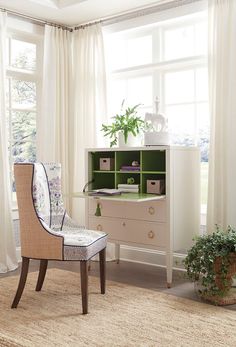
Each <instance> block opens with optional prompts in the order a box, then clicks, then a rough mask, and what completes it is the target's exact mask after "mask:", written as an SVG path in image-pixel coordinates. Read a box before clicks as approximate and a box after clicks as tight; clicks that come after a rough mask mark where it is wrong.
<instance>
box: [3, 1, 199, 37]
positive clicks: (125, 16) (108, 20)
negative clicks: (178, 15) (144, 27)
mask: <svg viewBox="0 0 236 347" xmlns="http://www.w3.org/2000/svg"><path fill="white" fill-rule="evenodd" d="M200 1H204V0H169V1H167V2H165V3H162V4H159V5H155V6H150V7H146V8H143V9H139V10H136V11H129V12H127V11H126V12H124V13H121V14H118V15H114V16H108V17H104V18H101V19H99V20H98V19H96V20H94V21H91V22H86V23H83V24H80V25H78V26H75V27H74V28H71V27H67V26H65V25H62V24H58V23H55V22H48V21H45V20H43V19H40V18H35V17H32V16H28V15H25V14H23V13H20V12H16V11H12V10H9V9H7V8H2V7H0V11H2V12H6V13H8V14H10V15H12V16H13V17H20V18H23V19H26V20H28V21H29V22H31V23H34V24H38V25H41V26H44V25H51V26H54V27H57V28H62V29H63V30H68V31H70V32H72V31H73V30H79V29H84V28H86V27H88V26H91V25H95V24H102V25H110V24H114V23H118V22H121V21H124V20H129V19H133V18H137V17H142V16H145V15H148V14H152V13H155V12H161V11H165V10H169V9H171V8H176V7H179V6H184V5H189V4H191V3H195V2H200Z"/></svg>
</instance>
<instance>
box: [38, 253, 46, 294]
mask: <svg viewBox="0 0 236 347" xmlns="http://www.w3.org/2000/svg"><path fill="white" fill-rule="evenodd" d="M47 267H48V260H47V259H42V260H40V266H39V275H38V281H37V285H36V288H35V290H36V292H40V290H41V289H42V286H43V282H44V279H45V275H46V271H47Z"/></svg>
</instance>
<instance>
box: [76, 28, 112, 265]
mask: <svg viewBox="0 0 236 347" xmlns="http://www.w3.org/2000/svg"><path fill="white" fill-rule="evenodd" d="M73 48H74V56H73V71H74V78H75V80H74V99H75V104H74V105H75V119H74V122H75V123H74V130H75V157H74V158H75V160H74V164H75V168H74V186H73V190H74V192H79V191H82V189H83V186H84V184H85V183H86V182H85V161H86V158H85V155H84V154H85V148H88V147H90V148H91V147H102V146H104V142H103V137H102V133H101V125H102V123H104V122H107V100H106V97H107V91H106V68H105V57H104V42H103V34H102V29H101V25H100V24H96V25H91V26H88V27H85V28H83V29H79V30H78V31H76V32H75V33H74V46H73ZM84 207H85V206H84V201H82V199H80V200H79V199H74V202H73V216H74V218H76V217H77V219H78V220H79V222H80V223H81V224H85V220H84V216H85V209H84ZM113 258H114V246H113V245H111V244H109V245H108V247H107V259H108V260H109V259H113Z"/></svg>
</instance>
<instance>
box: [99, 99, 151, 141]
mask: <svg viewBox="0 0 236 347" xmlns="http://www.w3.org/2000/svg"><path fill="white" fill-rule="evenodd" d="M123 106H124V100H123V102H122V105H121V113H120V114H116V115H115V116H114V117H112V119H114V121H113V122H112V124H110V125H105V124H102V129H101V130H102V131H104V136H109V138H110V140H111V142H110V147H112V146H114V145H117V144H118V142H119V146H120V147H124V146H125V147H126V146H129V147H130V146H135V145H138V142H140V140H139V135H140V133H141V132H142V131H144V130H145V129H146V128H147V126H148V125H147V123H146V122H145V121H144V120H143V119H142V118H141V117H140V116H138V115H137V108H138V107H139V106H140V104H138V105H135V106H133V107H127V108H126V109H125V110H123ZM137 140H138V141H137Z"/></svg>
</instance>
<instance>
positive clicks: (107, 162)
mask: <svg viewBox="0 0 236 347" xmlns="http://www.w3.org/2000/svg"><path fill="white" fill-rule="evenodd" d="M100 170H103V171H112V170H114V158H100Z"/></svg>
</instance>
